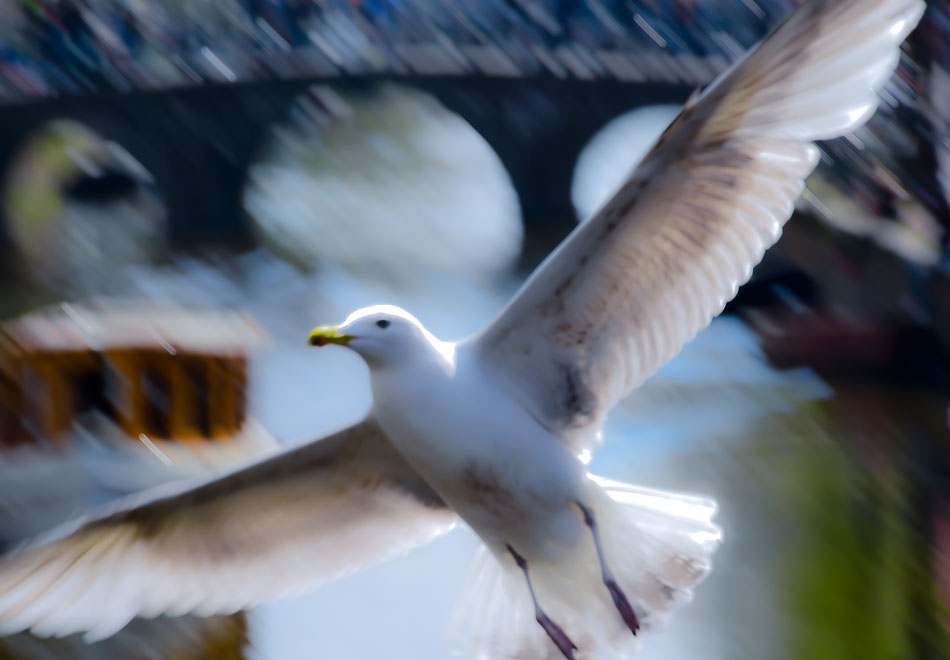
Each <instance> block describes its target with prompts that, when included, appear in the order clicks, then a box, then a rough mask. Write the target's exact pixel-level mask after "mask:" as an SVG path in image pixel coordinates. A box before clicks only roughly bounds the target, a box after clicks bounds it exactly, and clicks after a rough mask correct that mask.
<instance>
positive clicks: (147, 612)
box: [0, 420, 456, 640]
mask: <svg viewBox="0 0 950 660" xmlns="http://www.w3.org/2000/svg"><path fill="white" fill-rule="evenodd" d="M455 521H456V516H455V515H454V513H452V512H451V510H449V509H448V508H447V507H446V506H445V504H444V503H443V502H442V500H441V499H440V498H439V497H438V496H437V495H436V494H435V493H434V492H433V491H432V490H431V489H430V488H429V487H428V485H426V484H425V482H423V481H422V479H421V478H420V477H419V476H418V475H417V474H416V473H415V472H414V471H413V470H412V468H410V467H409V465H408V464H407V463H406V462H405V461H404V460H403V459H402V458H401V456H399V454H398V453H397V452H396V450H395V449H394V448H393V447H392V445H391V444H390V443H389V442H388V440H387V439H386V437H385V435H383V433H382V431H381V430H380V429H379V427H378V425H377V424H376V423H375V422H373V421H372V420H366V421H364V422H361V423H360V424H357V425H356V426H353V427H350V428H347V429H345V430H343V431H340V432H338V433H336V434H334V435H331V436H329V437H327V438H324V439H322V440H319V441H316V442H313V443H310V444H308V445H305V446H302V447H299V448H295V449H291V450H289V451H287V452H285V453H282V454H279V455H277V456H275V457H272V458H269V459H266V460H264V461H262V462H260V463H257V464H254V465H251V466H248V467H246V468H244V469H241V470H238V471H235V472H233V473H231V474H229V475H226V476H224V477H220V478H217V479H214V480H212V481H208V482H205V483H203V484H200V485H198V486H196V487H190V488H187V489H182V488H181V487H180V486H177V487H173V488H161V489H157V490H156V491H152V492H151V493H149V494H146V495H144V496H137V497H135V498H132V499H130V500H127V501H125V502H124V503H123V504H121V505H120V506H119V507H118V508H117V509H115V510H113V511H111V512H109V513H105V514H103V515H100V516H96V517H92V518H88V519H86V520H83V521H78V522H74V523H70V524H68V525H66V526H63V527H61V528H59V529H58V530H55V531H54V532H52V533H51V534H50V535H48V536H47V537H46V538H44V539H39V540H37V541H35V542H33V543H30V544H29V545H27V546H26V547H24V548H22V549H20V550H16V551H14V552H12V553H10V554H9V555H7V556H5V557H3V558H0V634H10V633H14V632H19V631H21V630H32V631H33V632H35V633H37V634H40V635H48V636H61V635H66V634H70V633H73V632H79V631H85V632H86V638H87V640H94V639H99V638H103V637H107V636H109V635H111V634H113V633H115V632H116V631H117V630H119V629H120V628H122V627H123V626H124V625H125V624H127V623H128V622H129V621H130V620H131V619H132V618H133V617H135V616H145V617H154V616H158V615H160V614H168V615H172V616H178V615H183V614H189V613H194V614H198V615H200V616H209V615H212V614H230V613H233V612H236V611H238V610H240V609H242V608H245V607H247V606H251V605H254V604H256V603H260V602H262V601H266V600H272V599H276V598H280V597H282V596H285V595H288V594H293V593H300V592H302V591H305V590H307V589H310V588H312V587H314V586H316V585H317V584H319V583H321V582H325V581H328V580H331V579H334V578H336V577H339V576H341V575H344V574H346V573H349V572H352V571H355V570H357V569H359V568H361V567H363V566H365V565H367V564H370V563H374V562H377V561H381V560H383V559H386V558H388V557H392V556H396V555H398V554H401V553H403V552H406V551H408V550H410V549H411V548H412V547H414V546H416V545H418V544H420V543H423V542H426V541H428V540H429V539H431V538H434V537H435V536H436V535H438V534H440V533H442V532H444V531H447V530H448V529H450V528H451V527H452V526H453V525H454V524H455Z"/></svg>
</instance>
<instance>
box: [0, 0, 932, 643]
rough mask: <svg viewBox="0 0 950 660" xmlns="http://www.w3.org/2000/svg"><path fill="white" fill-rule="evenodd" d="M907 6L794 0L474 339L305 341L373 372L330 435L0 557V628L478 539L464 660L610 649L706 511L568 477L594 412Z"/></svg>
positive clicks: (700, 290) (122, 609) (897, 30)
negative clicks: (447, 537) (352, 413)
mask: <svg viewBox="0 0 950 660" xmlns="http://www.w3.org/2000/svg"><path fill="white" fill-rule="evenodd" d="M923 10H924V3H923V2H921V1H920V0H808V1H807V2H805V3H804V4H803V5H802V6H801V7H800V8H799V9H798V10H797V11H795V13H794V14H792V16H791V17H790V18H788V19H787V20H786V21H785V22H784V23H783V24H782V25H781V26H780V27H778V28H777V29H776V30H775V31H773V32H772V33H771V34H770V35H769V36H768V37H767V38H766V39H765V40H764V41H763V42H762V43H760V44H759V45H758V46H757V47H756V48H754V49H753V50H752V51H751V52H750V53H749V54H748V55H747V56H746V57H745V58H744V59H743V60H741V61H740V62H739V63H738V64H736V65H735V66H733V67H732V68H731V69H730V70H729V71H727V72H726V73H725V74H723V75H722V76H721V77H720V78H719V79H718V80H717V81H715V82H714V83H713V84H712V85H711V86H710V87H709V88H708V89H707V90H706V91H705V92H704V93H703V94H701V95H698V96H696V97H695V98H693V99H692V100H691V101H690V102H689V103H688V104H687V105H686V107H685V108H684V110H683V112H682V113H681V114H680V115H679V117H678V118H677V119H676V120H675V121H674V122H673V124H672V125H671V126H670V127H669V128H668V129H667V130H666V132H665V133H664V134H663V135H662V137H660V139H659V141H658V142H657V144H656V145H655V146H654V147H653V149H652V150H651V151H650V152H649V153H648V154H647V156H646V157H645V158H644V159H643V161H642V162H641V163H640V164H639V166H638V167H636V169H635V170H634V171H633V173H632V174H631V175H630V177H629V178H628V179H627V180H626V182H625V183H624V184H623V186H622V187H621V188H620V189H619V190H618V191H617V192H616V194H614V196H613V198H612V199H611V200H610V201H609V202H608V203H607V204H606V205H605V206H604V207H603V208H602V209H601V210H600V212H599V213H597V214H596V215H595V216H594V217H593V218H591V219H590V220H587V221H586V222H584V223H583V224H581V225H580V226H579V227H578V228H577V229H576V230H575V231H574V232H573V233H572V234H571V235H570V236H569V237H568V238H567V239H566V240H565V241H564V243H563V244H562V245H561V246H560V247H559V248H558V249H557V250H556V251H555V252H554V253H553V254H552V255H551V256H550V257H549V258H548V259H547V260H546V261H545V262H544V263H543V264H542V265H541V266H540V267H539V268H538V269H537V271H536V272H535V273H534V274H533V275H532V276H531V278H530V279H529V280H528V281H527V282H526V283H525V285H524V287H523V288H522V289H521V291H520V292H519V293H518V294H517V295H516V296H515V297H514V299H513V300H512V301H511V302H510V304H509V305H508V306H507V308H506V309H505V310H504V311H502V312H501V314H500V315H499V316H498V317H497V318H496V319H495V320H494V321H493V322H492V323H491V324H490V325H489V326H488V327H487V328H485V329H484V330H483V331H482V332H480V333H479V334H477V335H475V336H474V337H471V338H469V339H466V340H464V341H461V342H458V343H451V342H444V341H440V340H438V339H436V338H435V337H434V336H433V335H432V334H431V333H429V332H428V331H427V330H426V329H425V328H424V327H422V325H421V324H420V323H419V322H418V321H417V320H416V319H415V318H413V317H412V316H411V315H409V314H408V313H406V312H404V311H402V310H400V309H397V308H394V307H373V308H369V309H364V310H360V311H358V312H355V313H354V314H352V315H351V316H350V317H349V318H348V319H347V320H346V321H345V322H344V323H343V324H342V325H340V326H339V327H331V326H322V327H319V328H316V329H315V330H314V331H313V332H312V333H311V335H310V343H311V344H315V345H324V344H341V345H345V346H346V347H347V348H348V349H351V350H353V351H355V352H356V353H357V354H359V355H360V356H361V357H362V358H363V359H364V360H365V361H366V363H367V364H368V365H369V368H370V378H371V385H372V392H373V407H372V411H371V413H370V414H369V416H368V417H367V418H366V419H365V420H363V421H362V422H360V423H359V424H356V425H355V426H352V427H350V428H347V429H344V430H342V431H340V432H338V433H336V434H333V435H331V436H329V437H326V438H323V439H320V440H318V441H315V442H312V443H310V444H307V445H305V446H301V447H298V448H294V449H291V450H289V451H287V452H285V453H282V454H279V455H277V456H275V457H272V458H268V459H266V460H264V461H262V462H260V463H257V464H254V465H251V466H250V467H246V468H244V469H241V470H238V471H236V472H233V473H231V474H228V475H226V476H223V477H221V478H217V479H214V480H212V481H209V482H206V483H203V484H200V485H198V486H197V487H191V488H188V489H185V490H182V489H180V488H179V489H178V490H177V491H175V492H167V491H166V492H151V493H149V494H147V495H145V496H143V497H140V498H139V499H138V500H137V501H126V502H124V503H122V505H120V506H119V507H118V508H117V509H114V510H112V511H110V512H106V513H104V514H102V515H98V516H94V517H91V518H87V519H85V520H81V521H77V522H75V523H73V524H71V525H68V526H66V527H63V528H60V529H57V530H54V531H53V532H51V533H50V534H49V535H47V536H46V537H44V538H40V539H36V540H34V541H32V542H30V543H29V544H27V545H26V546H25V547H22V548H20V549H18V550H17V551H15V552H13V553H11V554H9V555H7V556H6V557H4V558H3V559H2V560H0V632H2V633H13V632H16V631H21V630H32V631H33V632H34V633H37V634H40V635H65V634H69V633H73V632H78V631H83V632H85V633H86V635H87V639H89V640H95V639H100V638H103V637H106V636H109V635H112V634H113V633H115V632H116V631H118V630H119V629H121V628H122V627H123V626H124V625H125V624H126V623H127V622H128V621H129V620H130V619H131V618H132V617H134V616H142V617H153V616H156V615H159V614H169V615H180V614H185V613H194V614H198V615H211V614H219V613H227V612H234V611H236V610H238V609H241V608H244V607H248V606H252V605H255V604H257V603H261V602H263V601H269V600H273V599H276V598H279V597H282V596H286V595H288V594H291V593H297V592H301V591H304V590H307V589H311V588H313V587H315V586H316V585H318V584H320V583H322V582H326V581H327V580H330V579H333V578H336V577H338V576H341V575H343V574H346V573H349V572H352V571H355V570H357V569H359V568H361V567H363V566H366V565H368V564H371V563H374V562H378V561H381V560H383V559H385V558H388V557H393V556H395V555H398V554H401V553H404V552H406V551H408V550H409V549H411V548H413V547H415V546H418V545H419V544H421V543H424V542H426V541H429V540H430V539H432V538H434V537H436V536H437V535H439V534H442V533H443V532H445V531H447V530H449V529H450V528H451V527H453V526H454V525H455V524H456V523H458V522H459V520H461V521H464V522H465V523H466V524H468V525H469V526H470V527H471V528H472V529H473V530H474V531H475V533H477V534H478V536H479V537H481V540H482V541H483V543H484V546H483V548H482V550H481V551H480V553H479V556H478V558H477V559H476V563H475V567H474V568H473V570H472V574H471V577H470V579H469V582H468V585H467V587H466V589H465V592H464V593H463V597H462V599H461V602H460V607H459V610H458V616H457V617H456V622H455V624H454V625H455V630H456V633H457V634H456V638H455V639H456V642H457V644H458V646H459V649H460V650H462V651H463V652H464V653H466V654H468V655H470V656H472V657H478V658H542V657H556V656H558V655H563V656H565V657H568V658H573V657H592V656H597V655H603V654H604V653H613V654H614V655H616V656H625V655H627V654H628V653H629V652H630V651H631V650H632V649H633V648H634V647H635V645H636V642H637V635H638V633H639V632H640V631H642V630H644V629H647V628H649V627H651V626H653V625H655V624H656V623H657V622H659V621H662V620H663V618H664V617H665V615H667V614H668V613H669V612H671V611H672V610H673V609H674V608H676V607H677V606H679V605H681V604H683V603H685V602H686V601H688V600H689V599H690V597H691V595H692V592H691V589H692V587H693V586H694V585H696V584H697V583H698V582H699V581H700V580H702V579H703V577H704V576H705V575H706V574H707V573H708V571H709V570H710V555H711V554H712V552H713V551H714V549H715V548H716V546H717V545H718V544H719V542H720V540H721V533H720V530H719V528H718V527H716V525H715V524H713V522H712V517H713V515H714V513H715V510H716V505H715V503H714V502H713V501H712V500H709V499H704V498H698V497H690V496H684V495H678V494H673V493H667V492H660V491H654V490H648V489H645V488H639V487H636V486H631V485H627V484H622V483H617V482H611V481H608V480H605V479H602V478H599V477H596V476H593V475H591V474H589V473H588V471H587V468H586V464H585V462H584V461H583V460H581V456H582V455H587V453H588V452H589V451H590V450H591V449H593V448H595V446H596V445H597V444H598V443H599V440H600V429H601V427H602V425H603V422H604V418H605V416H606V415H607V413H608V411H609V410H610V409H611V408H612V407H613V406H614V405H615V404H616V403H617V402H618V400H620V399H621V398H623V397H625V396H626V395H627V394H629V393H630V391H631V390H633V388H635V387H636V386H637V385H639V384H640V383H641V382H643V380H644V379H646V378H647V377H649V376H650V375H651V374H652V373H653V372H654V371H656V370H657V368H659V367H660V366H661V365H662V364H664V363H665V362H667V361H668V360H669V359H670V358H671V357H673V356H674V355H675V354H676V353H677V352H678V351H679V350H680V349H681V348H682V346H683V345H684V344H685V343H686V342H687V341H689V340H690V339H691V338H692V337H693V336H694V335H695V334H696V333H697V332H698V331H699V330H701V329H702V328H704V327H706V326H707V325H708V324H709V322H710V320H711V319H712V318H713V317H714V316H715V315H716V314H718V313H719V312H720V311H721V310H722V308H723V305H724V304H725V303H726V302H727V301H728V300H730V299H731V298H732V297H733V296H734V295H735V293H736V290H737V288H738V287H739V286H740V285H741V284H742V283H744V282H745V281H746V280H747V279H748V278H749V276H750V274H751V272H752V268H753V266H755V264H756V263H758V262H759V260H760V259H761V257H762V254H763V253H764V252H765V250H766V249H767V248H768V247H769V246H771V245H772V244H773V243H775V241H776V240H777V239H778V237H779V235H780V233H781V230H782V225H783V223H784V222H785V221H786V220H787V219H788V217H789V216H790V215H791V213H792V210H793V204H794V202H795V200H796V198H797V197H798V196H799V194H800V192H801V190H802V186H803V180H804V178H805V177H806V176H808V174H809V173H810V172H811V171H812V169H813V168H814V167H815V164H816V163H817V161H818V151H817V149H816V148H815V146H814V145H813V144H811V143H812V141H813V140H818V139H827V138H833V137H836V136H839V135H841V134H843V133H845V132H846V131H849V130H852V129H854V128H855V127H857V126H859V125H861V124H862V123H863V122H865V121H866V120H867V119H868V118H869V117H870V116H871V115H872V114H873V112H874V110H875V109H876V107H877V104H878V97H877V95H876V91H877V90H878V88H880V87H881V85H883V84H884V83H885V82H886V81H887V79H888V77H889V76H890V75H891V73H892V72H893V70H894V68H895V65H896V63H897V61H898V58H899V53H900V50H899V44H900V43H901V42H902V41H903V39H904V38H905V37H906V35H907V34H908V33H909V32H910V31H911V30H912V29H913V27H914V26H915V25H916V24H917V21H918V20H919V19H920V16H921V14H922V12H923Z"/></svg>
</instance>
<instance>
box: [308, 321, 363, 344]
mask: <svg viewBox="0 0 950 660" xmlns="http://www.w3.org/2000/svg"><path fill="white" fill-rule="evenodd" d="M351 339H353V335H345V334H343V333H341V332H340V329H339V328H337V327H336V326H335V325H318V326H317V327H316V328H314V329H313V330H311V331H310V339H309V341H308V342H307V343H309V344H310V345H311V346H326V345H327V344H340V345H341V346H346V345H347V344H348V343H350V340H351Z"/></svg>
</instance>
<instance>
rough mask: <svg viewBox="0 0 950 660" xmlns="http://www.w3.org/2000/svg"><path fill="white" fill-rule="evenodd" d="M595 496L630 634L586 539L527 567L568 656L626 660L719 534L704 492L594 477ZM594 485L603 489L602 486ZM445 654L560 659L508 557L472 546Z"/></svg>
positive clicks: (693, 580)
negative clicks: (563, 554) (634, 627)
mask: <svg viewBox="0 0 950 660" xmlns="http://www.w3.org/2000/svg"><path fill="white" fill-rule="evenodd" d="M591 479H592V481H593V482H594V483H595V484H596V485H598V486H600V489H598V490H599V491H600V492H601V493H603V492H606V495H607V496H608V497H606V498H602V499H601V500H600V501H599V502H597V503H595V504H594V506H593V507H592V508H593V509H594V513H595V517H596V519H597V524H598V528H599V533H600V536H601V540H602V543H603V552H604V556H605V558H606V561H607V564H608V566H609V568H610V570H611V572H612V573H613V576H614V578H615V579H616V581H617V583H618V585H619V586H620V588H621V589H622V590H623V591H624V593H625V594H626V596H627V598H628V599H629V601H630V604H631V605H632V606H633V609H634V611H635V613H636V615H637V618H638V620H639V622H640V626H641V627H640V633H639V634H638V636H634V635H633V634H632V633H631V631H630V630H629V628H628V627H627V625H626V624H625V623H624V621H623V619H622V618H621V616H620V614H619V613H618V611H617V609H616V607H615V606H614V604H613V602H612V601H611V598H610V595H609V593H608V591H607V588H606V587H605V586H604V584H603V580H602V576H601V570H600V563H599V561H598V559H597V556H596V553H595V551H594V546H593V543H592V541H591V543H589V544H587V543H582V544H579V546H578V548H577V550H576V551H572V552H576V554H574V555H573V556H569V557H568V558H566V559H564V560H559V561H558V562H557V563H556V564H545V563H543V562H536V563H533V564H532V563H531V562H530V560H529V572H530V573H531V576H532V583H533V585H534V588H535V592H536V594H537V596H538V601H539V604H540V605H541V607H542V608H543V609H544V611H545V613H546V614H547V615H548V616H549V617H550V618H551V619H552V620H554V621H555V622H556V623H558V625H560V626H561V627H562V628H563V629H564V631H565V632H566V633H567V635H568V636H569V637H570V638H571V640H572V641H573V642H574V643H575V644H576V645H577V647H578V649H577V651H575V657H576V658H578V659H580V658H604V657H609V658H626V657H629V656H630V655H631V654H632V653H633V652H634V651H636V649H637V647H638V644H639V640H640V637H641V636H642V635H643V632H644V631H647V630H650V629H651V628H655V627H657V626H658V625H661V624H663V623H664V621H665V620H666V619H667V618H668V617H669V616H670V615H671V614H672V613H673V612H674V611H675V610H676V609H678V608H679V607H681V606H682V605H685V604H686V603H688V602H690V601H691V600H692V598H693V588H694V587H695V586H696V585H697V584H699V583H700V582H701V581H702V580H703V579H704V578H705V577H706V575H707V574H708V573H709V571H710V569H711V567H712V564H711V557H712V554H713V552H714V551H715V550H716V548H717V547H718V546H719V543H720V542H721V540H722V531H721V530H720V528H719V527H718V526H717V525H715V524H714V523H713V522H712V518H713V516H714V515H715V513H716V510H717V505H716V502H715V501H714V500H712V499H709V498H704V497H696V496H691V495H683V494H680V493H673V492H669V491H660V490H653V489H649V488H641V487H638V486H633V485H630V484H624V483H620V482H616V481H610V480H607V479H601V478H599V477H591ZM601 489H602V490H601ZM447 641H448V644H449V647H450V649H451V650H452V651H454V652H456V653H458V654H460V655H464V656H467V657H470V658H477V659H479V660H496V659H501V658H506V659H507V658H511V659H517V660H522V659H524V660H527V659H532V660H534V659H548V658H550V659H551V660H556V659H557V658H562V657H563V656H562V655H561V653H560V652H559V651H558V649H557V648H556V647H555V646H554V644H553V643H552V642H551V641H550V640H549V639H548V637H547V636H546V634H545V633H544V631H543V629H542V628H541V626H539V625H538V624H537V622H536V621H535V610H534V605H533V603H532V601H531V595H530V593H529V592H528V588H527V586H526V583H525V580H524V576H523V575H522V573H521V571H520V570H519V569H518V568H517V567H516V565H515V563H514V562H513V561H511V559H510V557H506V556H496V555H495V554H493V553H492V552H491V551H490V550H489V549H488V548H487V547H486V546H482V547H481V548H479V550H478V554H477V556H476V558H475V561H474V563H473V566H472V568H471V571H470V573H469V577H468V580H467V582H466V584H465V587H464V589H463V591H462V595H461V597H460V599H459V602H458V605H457V606H456V610H455V612H454V614H453V616H452V620H451V621H450V624H449V628H448V640H447Z"/></svg>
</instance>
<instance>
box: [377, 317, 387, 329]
mask: <svg viewBox="0 0 950 660" xmlns="http://www.w3.org/2000/svg"><path fill="white" fill-rule="evenodd" d="M376 327H377V328H388V327H389V321H387V320H386V319H380V320H379V321H376Z"/></svg>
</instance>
